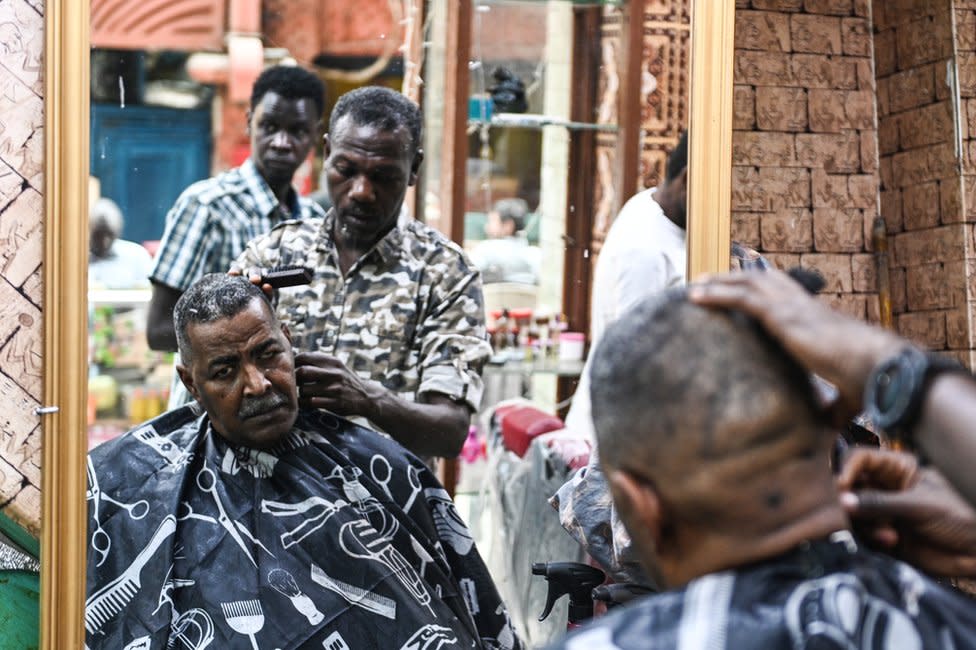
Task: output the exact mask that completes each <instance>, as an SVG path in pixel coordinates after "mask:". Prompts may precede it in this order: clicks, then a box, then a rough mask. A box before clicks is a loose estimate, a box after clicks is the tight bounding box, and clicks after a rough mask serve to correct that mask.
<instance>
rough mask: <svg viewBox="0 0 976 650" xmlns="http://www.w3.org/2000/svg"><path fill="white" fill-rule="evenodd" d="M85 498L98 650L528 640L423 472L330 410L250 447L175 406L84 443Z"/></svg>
mask: <svg viewBox="0 0 976 650" xmlns="http://www.w3.org/2000/svg"><path fill="white" fill-rule="evenodd" d="M87 498H88V511H89V522H88V534H89V553H88V590H87V594H88V598H87V601H86V603H85V630H86V633H87V634H86V638H87V647H88V648H90V649H91V650H95V649H96V648H112V649H113V650H117V649H125V650H136V649H137V648H138V649H148V648H154V649H159V650H162V649H164V648H169V649H173V648H187V649H193V650H204V648H207V647H212V648H219V649H223V648H267V649H268V650H273V649H275V648H280V649H286V648H327V649H329V650H345V649H352V650H359V649H365V648H401V649H403V650H408V649H409V650H423V649H429V650H436V649H437V648H454V647H457V648H492V649H493V648H503V649H509V648H520V647H521V643H520V642H519V641H518V640H517V639H516V637H515V635H514V633H513V630H512V627H511V625H510V623H509V621H508V615H507V612H506V610H505V608H504V606H503V605H502V603H501V600H500V598H499V596H498V593H497V591H496V589H495V586H494V584H493V583H492V581H491V578H490V577H489V575H488V571H487V569H486V568H485V565H484V563H483V562H482V560H481V557H480V556H479V554H478V551H477V549H476V548H475V547H474V542H473V540H472V538H471V534H470V533H469V532H468V529H467V527H466V526H465V524H464V523H463V521H462V520H461V519H460V518H459V516H458V514H457V511H456V510H455V509H454V504H453V502H452V501H451V499H450V498H449V497H448V495H447V492H445V491H444V489H443V488H442V487H441V485H440V484H439V483H438V482H437V480H436V479H435V478H434V476H433V475H432V474H431V473H430V471H429V470H428V469H427V467H426V466H425V465H424V464H423V463H422V462H421V461H420V460H419V459H417V458H416V457H415V456H413V455H411V454H410V453H409V452H407V451H406V450H405V449H403V448H402V447H401V446H400V445H399V444H397V443H396V442H394V441H392V440H389V439H387V438H384V437H383V436H381V435H379V434H377V433H376V432H374V431H370V430H369V429H365V428H362V427H359V426H357V425H355V424H352V423H351V422H349V421H348V420H344V419H341V418H338V417H336V416H333V415H331V414H329V413H325V412H320V411H304V410H303V411H301V412H300V414H299V417H298V420H297V421H296V423H295V426H294V428H293V429H292V431H291V432H290V433H289V434H288V436H287V437H286V438H285V440H283V441H282V442H281V443H280V444H279V445H278V446H277V447H275V448H274V449H271V450H268V451H259V450H253V449H246V448H239V447H238V448H235V447H233V446H231V445H229V444H228V443H227V442H226V441H225V440H224V439H223V438H222V437H221V436H219V435H217V434H216V433H215V432H214V431H213V429H212V428H211V427H210V423H209V420H208V418H207V417H206V416H205V415H204V416H200V417H197V416H195V415H194V413H193V411H192V410H191V408H190V407H189V406H185V407H182V408H180V409H177V410H175V411H170V412H169V413H166V414H164V415H162V416H160V417H158V418H156V419H154V420H151V421H149V422H147V423H146V424H144V425H142V426H140V427H138V428H137V429H135V430H133V431H130V432H129V433H127V434H125V435H124V436H122V437H120V438H117V439H115V440H112V441H109V442H107V443H105V444H103V445H101V446H99V447H98V448H96V449H95V450H93V451H92V452H91V454H90V455H89V458H88V492H87Z"/></svg>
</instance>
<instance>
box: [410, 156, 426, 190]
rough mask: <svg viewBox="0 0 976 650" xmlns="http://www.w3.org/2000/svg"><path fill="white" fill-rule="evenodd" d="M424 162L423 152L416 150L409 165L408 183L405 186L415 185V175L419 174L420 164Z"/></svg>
mask: <svg viewBox="0 0 976 650" xmlns="http://www.w3.org/2000/svg"><path fill="white" fill-rule="evenodd" d="M422 162H424V150H423V149H419V148H418V149H417V153H416V154H414V157H413V162H412V163H410V182H409V183H407V185H415V184H416V183H417V175H418V174H419V173H420V164H421V163H422Z"/></svg>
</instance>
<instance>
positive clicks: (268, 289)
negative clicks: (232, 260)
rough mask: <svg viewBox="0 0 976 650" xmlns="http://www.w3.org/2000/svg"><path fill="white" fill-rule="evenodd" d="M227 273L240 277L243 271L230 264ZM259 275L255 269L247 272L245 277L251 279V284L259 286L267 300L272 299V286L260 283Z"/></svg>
mask: <svg viewBox="0 0 976 650" xmlns="http://www.w3.org/2000/svg"><path fill="white" fill-rule="evenodd" d="M227 275H234V276H238V277H241V276H243V275H244V271H242V270H241V269H239V268H237V267H235V266H232V267H231V269H230V271H227ZM261 277H262V276H261V274H260V273H258V272H257V271H251V272H249V273H248V274H247V279H248V280H250V281H251V284H254V285H257V286H259V287H261V291H263V292H264V294H265V295H266V296H268V300H274V287H272V286H271V285H270V284H268V283H267V282H265V283H264V284H261Z"/></svg>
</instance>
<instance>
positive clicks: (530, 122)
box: [468, 113, 618, 133]
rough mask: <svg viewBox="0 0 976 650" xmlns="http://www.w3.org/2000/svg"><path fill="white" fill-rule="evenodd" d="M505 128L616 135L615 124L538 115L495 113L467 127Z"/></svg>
mask: <svg viewBox="0 0 976 650" xmlns="http://www.w3.org/2000/svg"><path fill="white" fill-rule="evenodd" d="M485 124H487V125H488V126H490V127H506V128H514V129H541V128H542V127H544V126H562V127H565V128H567V129H569V130H571V131H603V132H606V133H616V132H617V130H618V128H617V125H616V124H594V123H592V122H573V121H572V120H564V119H562V118H560V117H550V116H548V115H538V114H536V113H495V114H494V115H492V116H491V119H489V120H479V119H473V120H468V126H482V125H485Z"/></svg>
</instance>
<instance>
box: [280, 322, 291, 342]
mask: <svg viewBox="0 0 976 650" xmlns="http://www.w3.org/2000/svg"><path fill="white" fill-rule="evenodd" d="M281 333H282V334H284V335H285V340H286V341H288V345H291V332H290V331H289V330H288V326H287V325H285V324H284V323H282V324H281Z"/></svg>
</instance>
